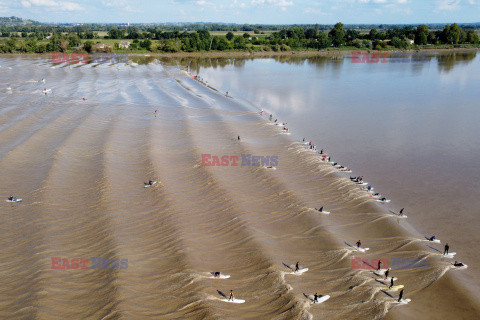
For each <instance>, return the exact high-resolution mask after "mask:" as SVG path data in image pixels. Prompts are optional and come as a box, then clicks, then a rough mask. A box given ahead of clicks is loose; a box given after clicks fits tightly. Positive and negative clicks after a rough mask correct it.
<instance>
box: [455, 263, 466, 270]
mask: <svg viewBox="0 0 480 320" xmlns="http://www.w3.org/2000/svg"><path fill="white" fill-rule="evenodd" d="M453 267H454V268H455V269H457V270H461V269H467V268H468V266H467V265H466V264H463V266H461V267H455V266H453Z"/></svg>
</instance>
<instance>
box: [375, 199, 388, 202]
mask: <svg viewBox="0 0 480 320" xmlns="http://www.w3.org/2000/svg"><path fill="white" fill-rule="evenodd" d="M375 201H378V202H382V203H389V202H390V199H385V200H382V199H377V200H375Z"/></svg>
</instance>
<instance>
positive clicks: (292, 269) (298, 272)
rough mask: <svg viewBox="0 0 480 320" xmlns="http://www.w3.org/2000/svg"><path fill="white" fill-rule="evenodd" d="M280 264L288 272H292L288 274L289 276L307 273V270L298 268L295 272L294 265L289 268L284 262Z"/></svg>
mask: <svg viewBox="0 0 480 320" xmlns="http://www.w3.org/2000/svg"><path fill="white" fill-rule="evenodd" d="M282 263H283V265H284V266H285V267H286V268H288V269H290V270H291V271H292V272H290V274H296V275H300V274H302V273H305V272H307V271H308V268H299V269H298V270H297V271H295V265H294V264H292V265H291V266H289V265H288V264H286V263H284V262H282Z"/></svg>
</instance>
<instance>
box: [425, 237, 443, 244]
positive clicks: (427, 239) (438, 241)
mask: <svg viewBox="0 0 480 320" xmlns="http://www.w3.org/2000/svg"><path fill="white" fill-rule="evenodd" d="M425 239H426V241H429V242H433V243H440V239H435V240H430V238H428V237H425Z"/></svg>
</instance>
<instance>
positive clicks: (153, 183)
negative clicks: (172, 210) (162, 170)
mask: <svg viewBox="0 0 480 320" xmlns="http://www.w3.org/2000/svg"><path fill="white" fill-rule="evenodd" d="M157 182H158V181H153V182H152V184H146V185H144V186H143V187H144V188H148V187H151V186H154V185H156V184H157Z"/></svg>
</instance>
